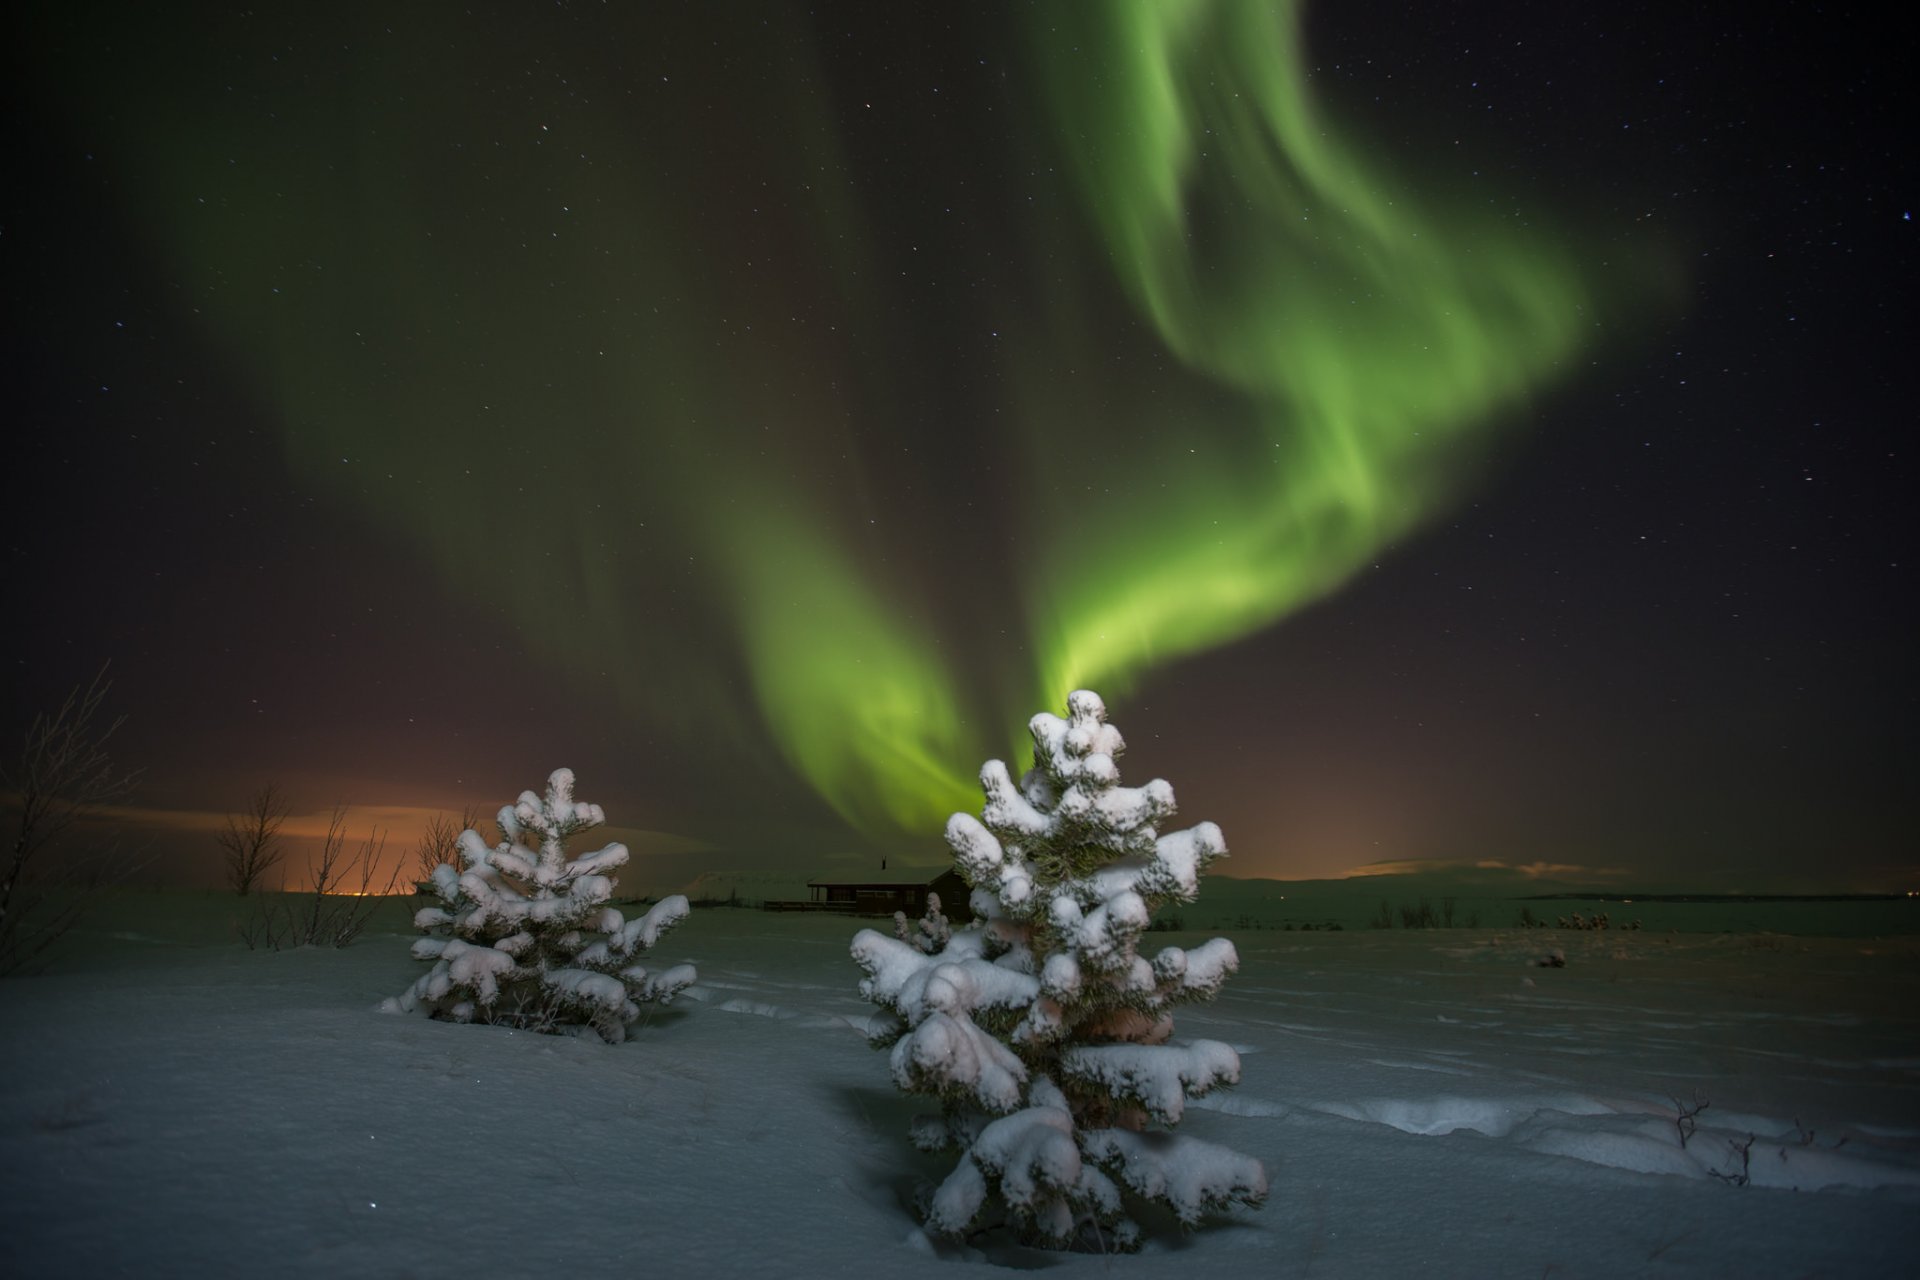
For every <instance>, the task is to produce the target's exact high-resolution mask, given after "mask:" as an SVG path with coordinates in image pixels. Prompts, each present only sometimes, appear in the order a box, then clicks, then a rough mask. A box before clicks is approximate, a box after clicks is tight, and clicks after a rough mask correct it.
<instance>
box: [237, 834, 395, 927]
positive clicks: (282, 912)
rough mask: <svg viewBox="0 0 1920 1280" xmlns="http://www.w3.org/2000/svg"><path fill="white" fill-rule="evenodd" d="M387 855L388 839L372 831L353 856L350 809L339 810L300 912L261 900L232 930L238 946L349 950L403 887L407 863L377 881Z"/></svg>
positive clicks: (312, 868) (311, 866)
mask: <svg viewBox="0 0 1920 1280" xmlns="http://www.w3.org/2000/svg"><path fill="white" fill-rule="evenodd" d="M385 851H386V837H385V836H384V835H383V834H382V833H381V832H380V831H379V829H378V828H374V829H371V830H369V832H368V833H367V838H366V839H365V840H364V841H362V842H361V844H360V846H359V847H358V848H357V849H356V850H355V851H353V852H352V853H349V852H347V810H346V808H345V807H344V806H342V807H340V808H336V809H335V810H334V811H333V813H332V815H331V816H330V817H329V818H328V819H327V834H326V837H325V839H324V840H322V841H321V844H320V852H319V854H318V855H317V856H316V857H315V858H314V860H313V861H311V862H309V863H308V866H307V869H308V871H309V872H310V873H311V874H312V877H313V889H312V891H311V892H310V893H309V894H308V895H307V898H306V900H305V902H304V904H302V905H301V906H300V907H298V908H296V907H294V906H293V905H291V904H275V903H269V902H267V901H266V900H265V899H264V898H262V899H261V900H260V901H259V902H258V903H257V905H256V906H255V909H254V911H253V913H252V914H251V915H250V916H249V917H248V918H247V919H245V920H244V921H241V922H239V923H238V924H236V925H235V926H234V929H235V932H236V933H237V934H238V935H239V937H240V941H242V942H243V943H245V944H246V945H247V949H248V950H250V951H251V950H257V949H259V948H262V947H265V948H267V949H269V950H273V951H279V950H281V949H283V948H286V947H344V946H346V945H347V944H348V943H349V942H352V941H353V940H354V939H355V938H357V937H359V936H360V934H361V932H362V931H364V930H365V929H366V927H367V922H368V921H369V920H371V919H372V918H373V913H374V912H375V911H376V910H378V909H379V906H380V900H381V899H382V898H385V897H387V896H389V895H391V894H392V893H393V889H394V886H395V885H397V884H399V883H400V872H401V871H402V870H403V864H402V863H401V862H398V861H396V862H395V863H394V865H393V869H392V870H391V871H390V872H388V874H387V878H386V880H385V881H384V882H382V881H379V880H378V879H377V878H376V877H377V876H378V875H379V869H380V860H381V855H382V854H383V853H384V852H385Z"/></svg>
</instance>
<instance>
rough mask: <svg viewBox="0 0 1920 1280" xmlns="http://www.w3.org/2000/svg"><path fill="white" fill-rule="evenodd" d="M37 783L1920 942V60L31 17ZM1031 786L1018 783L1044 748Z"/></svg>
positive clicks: (905, 19)
mask: <svg viewBox="0 0 1920 1280" xmlns="http://www.w3.org/2000/svg"><path fill="white" fill-rule="evenodd" d="M7 21H8V22H9V23H10V24H11V28H12V29H11V30H10V31H9V32H8V36H7V40H6V46H7V53H6V55H5V56H6V57H7V58H8V59H9V60H10V63H11V65H10V66H9V67H8V69H7V76H6V82H7V89H6V92H7V93H8V95H9V98H10V101H9V103H8V118H9V121H10V124H11V127H10V128H9V130H8V134H9V138H8V145H9V146H10V148H11V149H12V156H11V163H10V164H9V165H8V171H9V172H8V179H7V181H6V183H5V184H4V214H3V216H4V226H3V227H0V254H3V255H4V270H5V274H6V285H7V300H8V305H7V313H6V324H7V327H8V343H7V347H8V353H9V358H8V360H7V362H6V363H7V374H6V376H7V381H8V391H7V397H6V403H7V406H8V408H7V415H6V416H7V418H8V419H9V420H10V422H11V424H12V428H13V429H12V431H11V432H10V436H11V441H12V442H11V443H10V444H9V446H8V450H9V462H10V465H9V467H8V472H9V475H10V477H11V479H12V484H11V485H10V486H9V487H10V500H9V502H8V504H7V511H8V531H7V538H6V544H5V550H6V561H5V564H6V570H5V571H6V576H7V587H8V595H9V597H10V599H11V600H12V601H13V606H14V607H13V611H12V615H11V617H10V619H9V626H8V635H9V640H8V643H7V646H6V657H5V661H6V664H7V667H8V672H9V678H8V680H7V682H6V687H5V690H4V699H5V705H4V708H3V709H4V711H5V720H4V723H5V724H6V725H8V726H16V728H10V729H9V730H8V731H9V732H16V731H17V727H18V726H22V725H24V723H25V721H26V719H27V718H29V716H30V715H31V713H32V712H33V711H35V710H38V709H41V708H44V707H46V706H48V705H50V704H53V703H57V702H58V700H59V697H60V696H61V695H62V694H63V693H64V691H65V690H66V689H67V688H69V687H71V686H72V685H74V684H75V683H77V682H82V681H84V680H86V679H87V678H88V677H90V676H91V675H92V673H93V672H94V671H95V670H96V669H97V668H98V667H99V665H100V664H101V663H102V662H103V661H107V660H111V662H112V668H111V675H112V678H113V680H114V688H113V692H112V706H113V709H114V710H115V711H117V712H119V713H123V714H124V715H125V716H126V717H127V722H126V724H125V726H124V728H123V729H122V730H121V732H120V734H119V736H118V737H117V738H116V739H115V742H116V744H117V748H118V751H117V755H118V756H119V758H121V759H122V760H124V761H125V762H126V763H128V764H144V765H145V766H146V775H145V780H144V785H143V787H142V790H141V792H140V795H139V800H138V804H139V805H140V806H141V808H140V809H139V810H138V811H137V812H133V813H129V814H126V815H123V818H124V825H125V826H126V827H127V828H129V830H130V833H131V834H132V835H133V836H134V838H135V839H136V841H147V842H150V844H151V847H152V848H154V849H155V850H157V851H158V852H159V853H160V855H161V860H160V862H159V863H158V864H157V865H158V866H160V867H161V868H163V869H164V870H165V871H166V872H167V874H169V875H173V876H175V877H176V878H180V879H192V878H195V877H198V878H200V879H202V880H205V881H207V882H211V878H212V875H213V873H212V871H211V867H212V863H213V858H214V852H213V844H212V839H211V835H210V830H209V828H210V827H211V825H213V824H215V823H217V821H218V815H219V814H220V813H222V812H224V811H226V810H228V809H237V808H239V807H240V806H241V805H242V804H243V803H244V802H245V799H246V797H247V795H248V794H249V793H250V792H251V791H252V790H253V789H254V788H256V787H258V786H259V785H260V784H262V783H264V782H267V781H273V782H276V783H277V784H278V785H279V786H280V787H281V788H282V789H283V790H285V791H286V792H288V793H290V795H291V796H292V797H293V798H294V800H295V802H296V804H297V806H298V807H299V808H300V809H301V810H302V812H303V813H312V814H317V813H321V812H323V811H324V810H326V809H327V808H328V807H330V806H331V805H333V804H335V803H342V802H344V803H349V804H351V805H353V806H354V813H355V815H356V817H355V819H354V824H355V828H356V833H357V829H358V827H359V826H360V825H361V824H363V823H368V822H376V821H377V822H381V823H384V824H387V825H389V826H390V827H391V828H392V829H393V833H394V834H393V840H394V842H395V845H396V847H398V846H399V845H404V844H406V843H408V842H410V840H411V838H412V835H413V832H414V831H415V830H416V829H417V826H418V823H419V821H420V820H421V819H422V817H423V816H424V815H425V814H427V813H430V812H432V811H435V810H438V809H443V808H444V809H453V810H457V809H459V808H460V807H462V806H463V805H475V806H479V807H480V808H482V809H483V810H486V811H491V810H492V809H493V808H495V807H497V806H498V805H499V804H501V803H503V802H506V801H509V800H511V799H512V798H513V797H514V796H515V795H517V794H518V792H519V791H520V790H522V789H523V788H528V787H538V786H539V784H540V782H541V780H542V779H544V777H545V776H546V774H547V773H548V771H549V770H551V769H552V768H554V767H555V766H557V765H561V764H565V765H568V766H571V767H572V768H573V769H574V770H575V771H576V773H577V774H578V775H579V777H580V791H581V794H582V795H583V796H584V797H585V798H587V799H591V800H594V801H596V802H598V803H600V804H602V805H603V806H604V807H605V808H606V810H607V812H608V815H609V819H610V821H611V822H612V824H613V825H614V826H615V827H617V828H620V829H621V834H622V835H623V836H624V837H625V838H627V839H628V840H629V842H630V843H632V844H633V845H634V847H635V850H636V853H637V854H638V857H637V859H636V863H635V866H634V868H633V869H632V870H631V871H630V872H629V873H628V879H629V880H631V881H632V882H633V886H634V887H661V886H677V885H678V884H681V883H684V882H685V881H686V880H688V879H690V878H691V877H692V876H693V875H695V874H697V873H699V872H700V871H702V870H725V871H731V870H736V869H761V870H769V869H790V870H792V871H794V872H795V873H796V874H835V875H847V874H856V873H861V874H864V873H866V872H868V871H871V870H873V869H876V868H877V866H878V860H879V858H880V857H882V856H886V857H889V858H890V859H892V860H893V861H892V863H891V865H892V866H894V867H895V868H896V869H897V868H899V867H900V866H902V865H915V864H920V865H927V866H931V865H933V864H934V863H937V862H939V861H940V860H941V859H942V858H943V856H944V850H943V846H942V844H941V842H940V839H939V833H940V830H941V827H942V825H943V821H944V818H945V815H946V814H947V813H948V812H950V811H951V810H953V809H955V808H959V807H967V808H975V809H977V805H978V793H977V789H976V787H975V784H974V777H975V775H976V774H977V771H978V768H979V765H980V762H981V761H982V760H983V759H984V758H986V757H987V756H991V755H1002V756H1004V755H1007V754H1008V753H1010V752H1013V751H1015V750H1016V749H1017V748H1020V747H1021V745H1022V744H1023V743H1024V738H1025V735H1024V724H1025V722H1026V720H1027V718H1028V717H1029V716H1030V715H1031V714H1032V713H1033V712H1035V711H1039V710H1043V709H1051V710H1054V711H1056V712H1057V711H1060V710H1061V709H1062V707H1063V704H1064V698H1065V694H1066V693H1067V691H1068V690H1069V689H1071V688H1074V687H1080V686H1087V687H1092V688H1095V689H1097V690H1099V691H1100V692H1101V693H1102V694H1103V695H1104V696H1105V697H1106V699H1107V702H1108V705H1109V707H1110V708H1111V710H1112V716H1113V719H1114V721H1115V723H1117V724H1118V725H1119V726H1120V727H1121V729H1122V731H1123V732H1124V733H1125V734H1126V736H1127V738H1128V740H1129V743H1130V746H1131V750H1130V751H1129V753H1128V755H1127V757H1126V758H1125V759H1124V760H1123V761H1122V768H1123V773H1124V776H1125V777H1126V778H1127V779H1128V780H1129V781H1132V782H1136V783H1138V782H1144V781H1146V780H1147V779H1148V778H1149V777H1152V776H1163V777H1166V778H1167V779H1168V780H1169V781H1171V782H1172V783H1173V784H1174V787H1175V789H1176V791H1177V793H1178V795H1179V797H1180V799H1181V803H1182V813H1183V816H1184V817H1185V818H1186V819H1188V820H1190V821H1196V820H1199V819H1202V818H1206V819H1211V820H1213V821H1216V822H1218V823H1219V824H1220V825H1221V826H1222V827H1223V828H1224V830H1225V832H1226V835H1227V840H1228V844H1229V847H1230V848H1231V850H1232V853H1233V857H1232V859H1231V861H1230V862H1228V863H1224V864H1221V869H1222V870H1225V871H1226V872H1227V873H1229V874H1234V875H1242V876H1251V875H1261V876H1276V877H1284V878H1311V877H1324V876H1334V875H1339V874H1341V873H1343V872H1345V871H1347V870H1349V869H1352V868H1356V867H1360V866H1363V865H1368V864H1377V863H1383V862H1388V863H1390V862H1398V861H1401V860H1443V861H1465V862H1468V863H1475V862H1481V861H1497V862H1500V863H1503V864H1506V865H1508V866H1512V867H1529V868H1534V869H1535V870H1542V869H1551V871H1550V874H1551V875H1552V876H1553V877H1554V878H1558V879H1566V880H1583V881H1588V882H1592V883H1609V884H1622V885H1629V886H1631V887H1635V888H1653V887H1656V886H1658V887H1685V888H1694V889H1708V890H1728V891H1730V890H1746V891H1766V890H1774V891H1786V890H1807V889H1820V890H1849V889H1851V890H1899V889H1907V888H1920V856H1917V852H1920V851H1917V850H1916V844H1915V835H1914V833H1915V830H1916V823H1915V816H1916V805H1915V799H1914V796H1915V788H1914V786H1913V779H1914V778H1915V777H1916V766H1917V765H1920V760H1916V753H1915V749H1914V744H1915V732H1914V726H1915V712H1916V685H1915V681H1914V679H1913V676H1912V658H1911V654H1912V652H1913V649H1914V639H1915V629H1914V625H1913V609H1912V605H1911V597H1912V588H1911V575H1912V565H1913V563H1914V547H1913V545H1912V541H1913V534H1912V521H1911V519H1910V517H1908V516H1907V515H1906V514H1905V508H1906V507H1907V506H1909V505H1910V502H1911V496H1912V493H1913V491H1914V487H1915V486H1914V480H1915V477H1914V474H1913V472H1914V468H1913V463H1912V461H1911V458H1912V453H1911V440H1910V436H1911V432H1912V429H1913V425H1914V414H1913V404H1914V395H1913V389H1912V378H1911V370H1912V365H1913V358H1914V355H1913V353H1914V350H1915V347H1914V331H1913V325H1912V323H1911V314H1912V286H1913V281H1914V278H1915V277H1914V253H1913V247H1912V246H1913V238H1912V237H1913V234H1914V228H1913V223H1912V222H1911V221H1910V219H1909V209H1910V207H1911V203H1912V201H1913V197H1914V191H1913V176H1914V175H1913V166H1912V161H1911V154H1912V148H1911V145H1910V142H1909V140H1908V139H1907V137H1906V136H1905V132H1904V129H1905V125H1906V123H1907V121H1908V118H1909V116H1910V114H1911V111H1910V106H1911V104H1910V102H1909V100H1908V98H1907V95H1906V94H1905V93H1904V92H1903V91H1901V90H1900V89H1899V88H1898V87H1897V86H1898V85H1899V84H1900V83H1901V81H1902V79H1903V77H1904V73H1905V70H1906V68H1905V66H1904V63H1905V61H1906V58H1907V50H1908V49H1909V48H1910V44H1909V42H1908V41H1907V40H1906V38H1905V37H1904V36H1902V35H1898V34H1896V33H1895V32H1894V31H1893V30H1891V29H1876V28H1875V27H1874V25H1873V22H1874V21H1875V20H1870V19H1868V18H1866V17H1864V16H1863V14H1862V13H1859V12H1846V11H1843V10H1836V9H1833V8H1824V9H1823V8H1817V7H1814V6H1807V5H1767V4H1761V5H1747V4H1717V5H1688V6H1679V7H1677V8H1676V7H1674V6H1668V5H1654V4H1649V5H1602V6H1566V5H1552V6H1538V5H1474V6H1470V7H1469V6H1458V7H1456V6H1451V5H1425V4H1416V5H1406V4H1387V3H1356V4H1342V5H1337V6H1336V5H1324V6H1321V7H1318V8H1310V9H1308V10H1305V11H1303V12H1296V11H1295V9H1294V6H1292V5H1289V4H1287V3H1274V4H1270V5H1256V4H1231V3H1229V4H1217V5H1214V4H1205V3H1193V4H1182V3H1174V2H1173V0H1166V2H1165V3H1158V2H1155V3H1138V4H1123V3H1119V2H1117V0H1116V2H1114V3H1101V4H1091V3H1090V4H1035V5H1007V6H1000V5H987V4H981V5H973V4H968V5H942V6H914V5H894V4H881V5H832V4H827V5H819V6H816V7H813V8H811V9H810V8H808V7H806V6H802V5H784V4H783V5H776V4H730V5H651V4H614V5H598V4H576V5H568V4H545V5H520V4H503V5H489V6H476V7H474V8H472V9H466V8H461V7H457V6H443V5H431V4H418V5H398V6H396V5H380V6H371V5H357V4H337V5H323V6H285V7H282V6H266V7H265V8H263V9H261V10H258V11H254V12H250V13H249V12H246V11H242V10H238V9H232V8H228V7H224V6H213V5H184V6H179V5H130V6H124V7H114V6H104V5H89V4H50V3H37V4H32V3H30V4H28V5H26V6H24V7H23V8H20V9H17V10H16V11H15V12H14V13H13V14H12V16H11V17H10V18H9V19H8V20H7ZM1019 760H1020V763H1022V764H1024V763H1025V751H1024V749H1022V750H1021V754H1020V756H1019Z"/></svg>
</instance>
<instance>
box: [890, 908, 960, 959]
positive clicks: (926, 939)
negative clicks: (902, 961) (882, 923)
mask: <svg viewBox="0 0 1920 1280" xmlns="http://www.w3.org/2000/svg"><path fill="white" fill-rule="evenodd" d="M893 936H894V937H896V938H898V939H900V941H902V942H906V943H910V944H912V946H913V948H914V950H916V951H921V952H924V953H926V954H927V955H932V954H933V953H934V952H936V951H938V950H940V948H942V947H944V946H946V945H947V942H948V940H949V939H951V938H952V937H953V925H952V924H951V923H949V922H948V920H947V917H946V916H945V915H943V914H941V911H940V895H939V894H937V893H932V892H929V893H928V894H927V913H926V914H925V915H923V916H921V917H920V919H919V920H918V921H917V922H916V923H914V924H908V923H907V913H906V912H904V911H896V912H894V913H893Z"/></svg>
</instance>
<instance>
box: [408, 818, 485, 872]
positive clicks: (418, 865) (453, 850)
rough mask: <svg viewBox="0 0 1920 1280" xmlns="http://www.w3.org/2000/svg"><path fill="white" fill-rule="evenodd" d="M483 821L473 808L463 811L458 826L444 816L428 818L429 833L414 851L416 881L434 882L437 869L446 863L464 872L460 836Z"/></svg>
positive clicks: (425, 832)
mask: <svg viewBox="0 0 1920 1280" xmlns="http://www.w3.org/2000/svg"><path fill="white" fill-rule="evenodd" d="M479 821H480V811H479V810H478V809H475V808H474V807H473V806H471V805H469V806H467V807H466V808H464V809H462V810H461V811H460V818H459V821H458V823H457V824H456V822H455V821H454V819H452V818H450V817H448V816H447V815H446V814H444V813H436V814H434V815H433V816H432V817H431V818H429V819H427V826H426V830H424V831H422V832H421V833H420V842H419V843H418V844H416V845H415V846H414V848H413V878H414V879H415V880H431V879H433V871H434V868H435V867H438V866H441V865H442V864H445V865H446V866H450V867H452V868H453V869H454V870H456V871H458V870H459V869H460V833H461V832H462V831H466V830H468V829H469V828H471V827H473V826H474V824H475V823H477V822H479Z"/></svg>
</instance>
